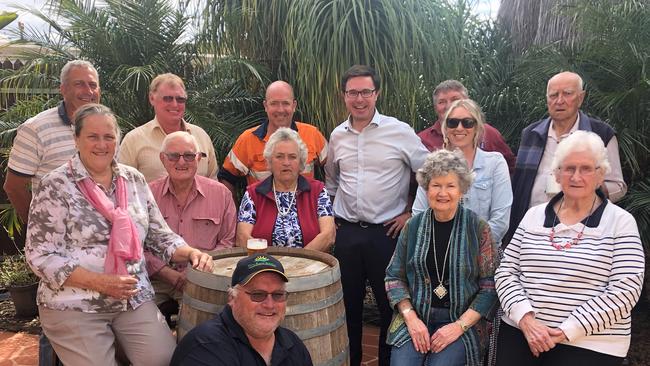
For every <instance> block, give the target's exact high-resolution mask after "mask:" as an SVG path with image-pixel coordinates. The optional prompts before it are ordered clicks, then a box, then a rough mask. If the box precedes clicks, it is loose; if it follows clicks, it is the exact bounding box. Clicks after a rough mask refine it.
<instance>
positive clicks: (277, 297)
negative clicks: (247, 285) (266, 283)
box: [244, 291, 289, 302]
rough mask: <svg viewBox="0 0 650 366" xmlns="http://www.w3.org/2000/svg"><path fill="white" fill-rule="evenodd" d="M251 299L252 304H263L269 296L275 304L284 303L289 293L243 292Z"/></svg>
mask: <svg viewBox="0 0 650 366" xmlns="http://www.w3.org/2000/svg"><path fill="white" fill-rule="evenodd" d="M244 292H245V293H246V294H248V296H249V297H250V298H251V301H253V302H263V301H264V300H266V298H267V297H268V296H269V295H271V298H272V299H273V301H275V302H285V301H287V297H289V293H288V292H286V291H277V292H266V291H251V292H248V291H244Z"/></svg>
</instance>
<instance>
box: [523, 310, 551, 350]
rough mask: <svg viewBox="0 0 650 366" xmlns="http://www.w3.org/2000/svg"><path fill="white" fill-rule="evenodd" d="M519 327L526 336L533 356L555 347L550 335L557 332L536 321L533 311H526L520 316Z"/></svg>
mask: <svg viewBox="0 0 650 366" xmlns="http://www.w3.org/2000/svg"><path fill="white" fill-rule="evenodd" d="M519 329H521V332H522V333H523V334H524V337H526V340H527V341H528V347H530V351H531V352H532V353H533V356H535V357H539V354H540V353H542V352H547V351H549V350H550V349H551V348H553V347H555V341H554V340H553V338H552V337H553V336H557V335H558V334H557V332H555V331H553V330H552V329H551V328H549V327H547V326H546V325H544V324H542V323H540V322H539V321H537V320H536V319H535V316H534V315H533V313H528V314H526V315H524V317H523V318H521V320H520V321H519Z"/></svg>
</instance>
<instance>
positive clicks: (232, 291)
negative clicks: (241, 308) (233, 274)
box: [227, 284, 241, 299]
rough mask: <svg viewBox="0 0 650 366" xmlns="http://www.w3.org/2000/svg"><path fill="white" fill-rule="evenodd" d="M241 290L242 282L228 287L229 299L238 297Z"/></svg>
mask: <svg viewBox="0 0 650 366" xmlns="http://www.w3.org/2000/svg"><path fill="white" fill-rule="evenodd" d="M239 290H241V285H240V284H236V285H235V286H232V287H228V290H227V292H228V299H234V298H235V297H237V295H239Z"/></svg>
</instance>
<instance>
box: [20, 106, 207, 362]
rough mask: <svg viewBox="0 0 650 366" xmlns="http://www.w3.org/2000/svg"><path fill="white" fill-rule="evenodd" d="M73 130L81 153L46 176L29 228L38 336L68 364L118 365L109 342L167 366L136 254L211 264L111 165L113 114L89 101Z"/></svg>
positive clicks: (139, 186) (202, 266) (166, 342)
mask: <svg viewBox="0 0 650 366" xmlns="http://www.w3.org/2000/svg"><path fill="white" fill-rule="evenodd" d="M71 127H73V128H74V135H75V143H76V146H77V150H78V154H76V155H75V156H74V157H73V158H72V159H71V160H70V161H69V162H68V163H66V164H64V165H63V166H61V167H59V168H57V169H54V170H53V171H52V172H51V173H49V174H48V175H46V176H45V177H43V179H42V180H41V185H40V187H39V189H38V190H37V191H36V192H34V198H33V200H32V202H31V206H30V213H29V222H28V226H27V240H26V245H25V252H26V255H27V260H28V262H29V264H30V265H31V267H32V269H33V270H34V272H35V273H36V274H37V275H38V276H39V277H40V278H41V283H40V286H39V290H38V305H39V313H40V317H41V325H42V327H43V332H44V333H45V335H46V336H47V337H48V338H49V339H50V342H51V343H52V345H53V347H54V350H55V351H56V353H57V355H58V356H59V358H60V359H61V361H62V362H63V363H64V364H66V365H91V364H92V365H116V361H115V343H116V341H117V342H119V343H120V345H121V347H122V348H123V349H124V351H125V353H126V356H127V357H128V358H129V361H130V362H131V363H132V364H134V365H167V364H169V360H170V358H171V355H172V353H173V350H174V347H175V342H174V338H173V337H172V333H171V331H170V330H169V328H168V327H167V324H166V323H165V320H164V317H163V316H162V315H161V314H160V312H159V311H158V309H157V307H156V305H155V304H154V303H153V301H152V300H153V297H154V292H153V289H152V287H151V284H150V283H149V279H148V276H147V272H146V267H145V262H144V256H143V248H146V249H147V250H149V251H150V252H151V253H153V254H155V255H156V256H158V257H160V258H161V259H162V260H163V261H166V262H169V261H173V262H185V261H190V262H191V263H192V266H193V267H195V268H197V269H198V270H203V271H211V270H212V259H211V257H210V256H209V255H207V254H204V253H202V252H201V251H199V250H198V249H194V248H191V247H190V246H188V245H187V244H186V243H185V241H184V240H183V239H182V238H181V237H180V236H178V235H176V234H174V233H173V232H172V231H171V230H170V229H169V227H168V226H167V224H166V223H165V220H164V218H163V217H162V215H161V214H160V211H159V210H158V206H157V205H156V202H155V200H154V198H153V196H152V194H151V192H150V191H149V188H148V186H147V183H146V182H145V180H144V177H143V176H142V174H140V173H139V172H138V171H137V170H135V169H133V168H131V167H128V166H125V165H122V164H118V163H117V162H116V161H115V149H116V146H117V144H118V142H119V135H120V133H119V128H118V126H117V121H116V119H115V116H114V115H113V113H112V112H111V111H110V109H108V108H107V107H104V106H102V105H99V104H87V105H85V106H83V107H81V108H79V110H77V112H76V114H75V117H74V125H73V126H71Z"/></svg>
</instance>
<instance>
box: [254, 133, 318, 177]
mask: <svg viewBox="0 0 650 366" xmlns="http://www.w3.org/2000/svg"><path fill="white" fill-rule="evenodd" d="M285 141H293V142H295V143H296V145H298V163H299V164H298V165H299V169H300V171H301V172H302V171H303V170H305V165H306V164H307V146H306V145H305V143H304V142H302V139H301V138H300V135H298V132H296V131H294V130H292V129H290V128H287V127H281V128H278V129H277V130H276V131H275V132H273V134H272V135H271V137H269V141H267V142H266V146H264V158H265V159H266V162H267V164H269V166H271V157H272V155H273V150H275V146H276V145H277V144H278V143H280V142H285Z"/></svg>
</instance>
